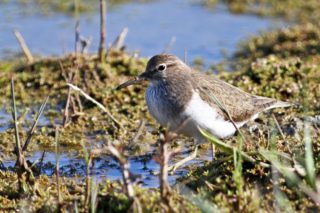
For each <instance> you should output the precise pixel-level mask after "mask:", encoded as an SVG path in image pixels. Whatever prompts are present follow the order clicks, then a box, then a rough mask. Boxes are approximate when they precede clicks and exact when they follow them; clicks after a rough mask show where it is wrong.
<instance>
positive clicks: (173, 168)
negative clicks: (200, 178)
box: [168, 144, 199, 174]
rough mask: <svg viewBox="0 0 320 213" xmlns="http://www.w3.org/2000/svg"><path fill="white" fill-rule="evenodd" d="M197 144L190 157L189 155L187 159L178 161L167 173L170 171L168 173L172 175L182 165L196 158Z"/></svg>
mask: <svg viewBox="0 0 320 213" xmlns="http://www.w3.org/2000/svg"><path fill="white" fill-rule="evenodd" d="M198 146H199V145H198V144H197V145H196V147H195V149H194V151H193V153H192V154H191V155H189V156H188V157H186V158H184V159H182V160H180V161H178V162H177V163H175V164H174V165H172V166H169V168H168V171H170V173H171V174H172V173H174V172H175V171H176V170H177V169H178V168H179V167H181V166H182V165H183V164H185V163H187V162H189V161H191V160H193V159H195V158H196V157H197V152H198Z"/></svg>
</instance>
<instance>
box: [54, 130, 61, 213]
mask: <svg viewBox="0 0 320 213" xmlns="http://www.w3.org/2000/svg"><path fill="white" fill-rule="evenodd" d="M55 149H56V150H55V152H56V171H55V172H56V185H57V194H58V203H57V209H58V212H60V211H61V192H60V186H61V183H60V152H59V130H58V127H56V129H55Z"/></svg>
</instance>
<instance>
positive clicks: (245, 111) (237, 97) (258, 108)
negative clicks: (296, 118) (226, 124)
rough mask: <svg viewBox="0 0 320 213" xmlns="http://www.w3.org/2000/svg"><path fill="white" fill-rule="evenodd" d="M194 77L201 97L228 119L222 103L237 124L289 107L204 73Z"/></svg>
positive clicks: (195, 73) (285, 103)
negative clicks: (263, 113) (258, 114)
mask: <svg viewBox="0 0 320 213" xmlns="http://www.w3.org/2000/svg"><path fill="white" fill-rule="evenodd" d="M192 75H193V79H194V84H193V85H195V88H194V89H195V91H198V92H199V95H200V97H201V98H202V99H203V100H205V101H207V102H208V103H210V105H211V106H213V107H215V108H216V109H217V110H218V112H219V114H220V115H222V116H224V117H226V115H225V113H223V111H222V110H221V109H220V107H219V105H218V103H217V101H218V102H220V104H221V105H222V107H223V108H225V109H227V111H228V112H229V114H230V116H231V118H232V119H233V120H234V121H235V122H241V121H246V120H248V119H250V118H252V117H253V116H254V115H256V114H257V113H259V112H262V111H264V110H266V109H271V108H275V107H285V106H289V104H288V103H287V102H281V101H280V102H279V101H277V100H275V99H272V98H266V97H261V96H254V95H251V94H249V93H246V92H244V91H242V90H240V89H239V88H237V87H235V86H232V85H230V84H228V83H226V82H224V81H222V80H220V79H217V78H215V77H213V76H209V75H206V74H204V73H198V72H194V73H192ZM226 119H227V117H226Z"/></svg>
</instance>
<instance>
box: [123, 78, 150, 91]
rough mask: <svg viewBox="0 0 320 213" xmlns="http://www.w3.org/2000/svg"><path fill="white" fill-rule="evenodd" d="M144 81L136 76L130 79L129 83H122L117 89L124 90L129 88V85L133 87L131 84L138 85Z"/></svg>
mask: <svg viewBox="0 0 320 213" xmlns="http://www.w3.org/2000/svg"><path fill="white" fill-rule="evenodd" d="M144 80H145V79H144V78H142V77H140V76H137V77H135V78H134V79H131V80H129V81H126V82H124V83H123V84H120V85H119V86H118V87H117V89H122V88H125V87H127V86H130V85H133V84H139V83H141V82H142V81H144Z"/></svg>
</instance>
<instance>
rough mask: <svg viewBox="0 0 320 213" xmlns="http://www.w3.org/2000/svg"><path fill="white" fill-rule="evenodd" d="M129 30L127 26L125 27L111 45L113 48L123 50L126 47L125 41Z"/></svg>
mask: <svg viewBox="0 0 320 213" xmlns="http://www.w3.org/2000/svg"><path fill="white" fill-rule="evenodd" d="M128 31H129V30H128V28H127V27H125V28H123V30H122V31H121V33H120V34H119V35H118V36H117V38H116V39H115V40H114V42H113V43H112V45H111V48H112V49H113V50H121V49H122V48H123V47H124V41H125V39H126V37H127V34H128Z"/></svg>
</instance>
